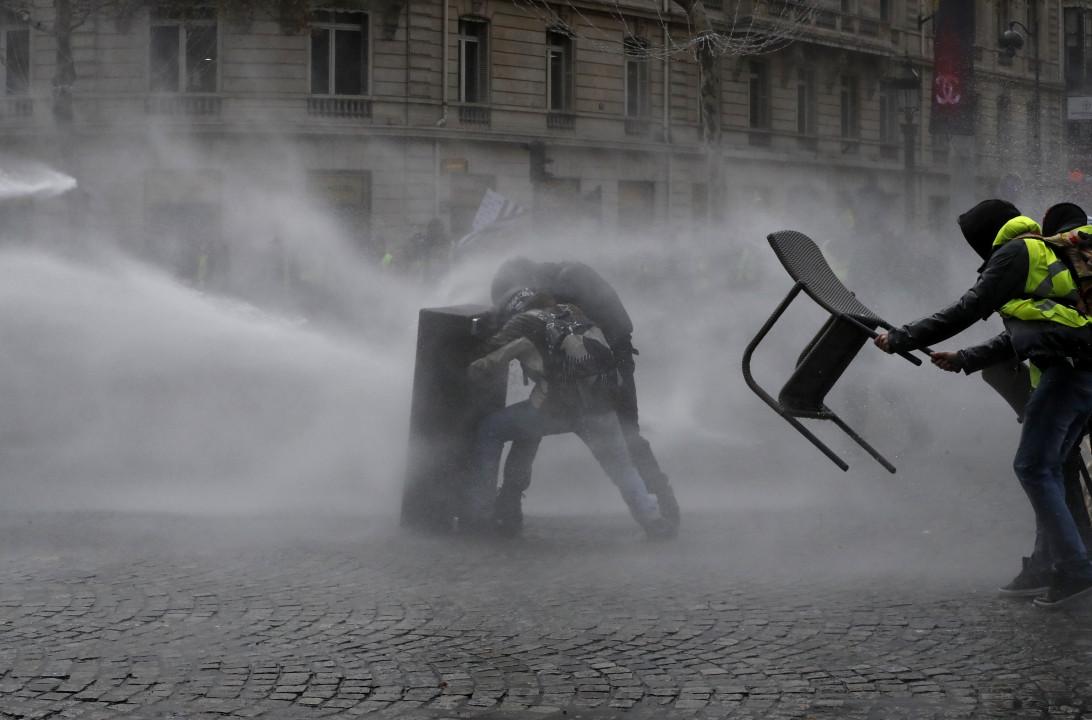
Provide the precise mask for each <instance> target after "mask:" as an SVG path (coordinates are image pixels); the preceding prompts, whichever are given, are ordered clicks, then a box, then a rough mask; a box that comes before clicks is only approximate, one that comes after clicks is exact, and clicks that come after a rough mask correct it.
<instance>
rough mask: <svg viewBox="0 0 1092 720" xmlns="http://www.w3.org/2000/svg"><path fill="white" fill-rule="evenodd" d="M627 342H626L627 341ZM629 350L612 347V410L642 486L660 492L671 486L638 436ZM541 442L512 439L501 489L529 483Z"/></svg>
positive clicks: (522, 488)
mask: <svg viewBox="0 0 1092 720" xmlns="http://www.w3.org/2000/svg"><path fill="white" fill-rule="evenodd" d="M626 344H627V345H628V342H627V343H626ZM631 350H632V348H629V349H625V348H624V349H615V350H614V354H615V357H616V358H617V359H618V371H619V374H620V375H621V376H622V384H621V387H620V388H619V392H618V399H617V401H616V406H615V411H616V412H617V413H618V422H619V424H620V425H621V426H622V435H623V436H624V437H625V439H626V447H627V448H628V449H629V457H630V460H631V461H632V462H633V465H634V467H636V468H637V474H638V475H640V476H641V480H643V481H644V483H645V488H646V489H647V490H648V491H649V492H650V493H653V494H654V495H659V494H660V493H661V492H663V491H666V490H667V489H668V488H670V482H669V481H668V479H667V475H665V474H664V472H663V470H661V469H660V463H658V462H657V461H656V456H655V455H653V454H652V446H651V445H649V444H648V440H645V439H644V438H643V437H642V436H641V427H640V424H639V422H638V416H637V385H636V383H635V382H634V379H633V371H634V369H635V364H634V362H633V354H632V351H631ZM541 442H542V439H541V438H533V439H526V440H523V439H521V440H516V441H514V442H513V443H512V447H511V449H510V450H509V451H508V459H507V460H506V461H505V463H504V482H503V485H502V486H501V493H503V494H506V495H508V494H520V493H523V492H524V491H525V490H527V488H528V487H530V486H531V466H532V465H534V462H535V455H537V454H538V446H539V444H540V443H541Z"/></svg>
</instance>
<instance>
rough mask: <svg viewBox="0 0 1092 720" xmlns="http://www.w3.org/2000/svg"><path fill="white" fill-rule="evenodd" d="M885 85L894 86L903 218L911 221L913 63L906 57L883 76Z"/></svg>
mask: <svg viewBox="0 0 1092 720" xmlns="http://www.w3.org/2000/svg"><path fill="white" fill-rule="evenodd" d="M885 82H886V85H887V87H889V88H890V89H892V90H894V91H895V93H896V95H895V97H896V100H897V101H898V105H899V109H900V110H902V147H903V151H902V155H903V160H904V162H905V163H906V175H905V177H904V178H903V182H904V188H903V195H904V197H905V201H906V222H907V223H912V222H914V217H915V215H916V212H915V204H916V203H915V202H914V199H915V198H914V195H915V192H914V189H915V188H914V145H915V142H914V141H915V140H916V138H917V129H918V126H917V123H915V122H914V116H915V115H916V114H917V112H918V110H919V109H920V107H921V75H920V74H918V71H917V70H916V69H915V68H914V63H913V62H912V61H911V60H910V58H909V57H907V58H906V59H905V60H903V61H902V62H901V63H899V66H898V68H897V69H896V71H895V73H894V74H893V75H892V76H890V77H888V78H887V79H886V81H885Z"/></svg>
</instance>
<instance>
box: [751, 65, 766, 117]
mask: <svg viewBox="0 0 1092 720" xmlns="http://www.w3.org/2000/svg"><path fill="white" fill-rule="evenodd" d="M750 68H751V80H750V87H749V90H748V93H749V95H748V97H749V100H750V104H751V118H750V126H751V127H752V128H759V129H765V128H768V127H770V68H769V66H768V65H767V64H766V63H764V62H762V61H761V60H751V61H750Z"/></svg>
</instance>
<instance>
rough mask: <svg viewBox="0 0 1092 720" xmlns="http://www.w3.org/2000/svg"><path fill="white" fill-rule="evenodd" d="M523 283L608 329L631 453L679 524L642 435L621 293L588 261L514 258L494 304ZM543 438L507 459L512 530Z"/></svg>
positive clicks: (497, 281) (504, 492) (505, 490)
mask: <svg viewBox="0 0 1092 720" xmlns="http://www.w3.org/2000/svg"><path fill="white" fill-rule="evenodd" d="M524 287H530V288H534V289H536V290H540V291H542V292H545V293H549V294H550V295H551V296H552V297H554V298H556V300H557V301H558V302H559V303H572V304H574V305H576V306H578V307H579V308H580V309H581V310H582V311H583V312H584V313H585V314H586V315H587V316H588V318H589V319H590V320H591V321H592V322H593V323H595V325H596V326H598V327H599V328H600V329H601V330H602V331H603V335H604V336H605V337H606V340H607V344H608V345H609V347H610V349H611V352H612V353H613V354H614V357H615V360H616V361H617V363H618V371H619V373H620V375H621V387H620V388H619V391H618V393H617V394H616V406H615V411H616V413H617V415H618V421H619V422H620V423H621V426H622V432H623V434H624V436H625V439H626V446H627V447H628V449H629V455H630V458H631V459H632V461H633V464H634V466H635V467H636V468H637V472H638V473H639V474H640V476H641V479H642V480H643V481H644V484H645V487H646V488H647V489H648V491H649V492H650V493H652V494H653V495H655V496H656V498H657V501H658V502H659V506H660V509H661V510H662V511H663V514H664V517H666V518H668V520H669V521H670V523H671V524H672V525H673V526H674V527H675V528H678V525H679V519H680V518H679V504H678V502H677V501H676V499H675V492H674V490H673V489H672V487H671V483H670V481H669V480H668V477H667V475H666V474H665V473H664V472H663V470H662V469H661V468H660V464H659V463H658V462H657V461H656V457H655V455H653V454H652V447H651V446H650V445H649V443H648V440H646V439H645V438H644V437H643V436H642V435H641V429H640V423H639V417H638V410H637V386H636V382H635V380H634V371H635V369H636V364H635V362H634V355H636V354H637V351H636V350H635V349H634V347H633V339H632V338H633V321H632V320H631V319H630V317H629V313H628V312H626V308H625V306H624V305H623V304H622V300H621V299H620V298H619V297H618V293H617V292H616V291H615V290H614V288H613V287H611V285H610V283H608V282H607V281H606V279H604V278H603V276H602V275H600V274H599V273H597V272H596V271H595V270H594V269H592V268H591V267H590V266H588V265H586V264H584V263H580V262H556V263H546V262H535V261H533V260H530V259H528V258H525V257H513V258H510V259H508V260H506V261H504V262H503V263H502V264H501V265H500V267H499V268H498V269H497V272H496V274H495V275H494V277H493V282H492V286H491V288H490V292H491V295H492V300H493V304H494V306H495V307H496V308H497V309H498V310H499V309H501V308H502V306H503V304H504V301H505V300H506V299H507V298H509V297H511V296H512V293H513V292H517V291H518V290H519V289H520V288H524ZM539 443H540V439H539V438H528V439H526V440H524V439H518V440H516V441H515V442H513V443H512V447H511V449H510V450H509V452H508V457H507V459H506V460H505V465H504V482H503V483H502V485H501V489H500V493H499V494H498V496H497V518H496V519H497V522H498V524H499V525H502V526H505V527H506V528H508V529H509V530H510V531H511V532H518V531H519V528H520V526H521V525H522V521H523V510H522V505H521V503H522V496H523V493H524V491H526V490H527V488H528V487H529V486H530V484H531V467H532V465H533V464H534V459H535V456H536V455H537V453H538V447H539Z"/></svg>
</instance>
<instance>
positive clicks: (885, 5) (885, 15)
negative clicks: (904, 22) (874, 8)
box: [880, 0, 893, 23]
mask: <svg viewBox="0 0 1092 720" xmlns="http://www.w3.org/2000/svg"><path fill="white" fill-rule="evenodd" d="M892 4H893V0H880V21H881V22H885V23H889V22H891V5H892Z"/></svg>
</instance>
